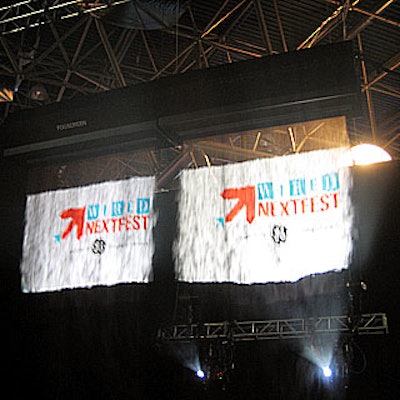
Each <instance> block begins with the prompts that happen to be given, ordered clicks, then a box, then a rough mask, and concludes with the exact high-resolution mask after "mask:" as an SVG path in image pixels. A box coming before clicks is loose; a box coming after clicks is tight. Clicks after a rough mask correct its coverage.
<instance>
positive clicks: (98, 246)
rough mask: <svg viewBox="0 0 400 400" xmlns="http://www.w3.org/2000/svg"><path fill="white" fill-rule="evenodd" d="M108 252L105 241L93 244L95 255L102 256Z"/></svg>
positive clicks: (96, 241)
mask: <svg viewBox="0 0 400 400" xmlns="http://www.w3.org/2000/svg"><path fill="white" fill-rule="evenodd" d="M105 250H106V242H105V241H104V240H103V239H96V240H95V241H94V242H93V244H92V252H93V254H98V255H102V254H103V253H104V251H105Z"/></svg>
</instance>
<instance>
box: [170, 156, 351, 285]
mask: <svg viewBox="0 0 400 400" xmlns="http://www.w3.org/2000/svg"><path fill="white" fill-rule="evenodd" d="M347 152H348V150H347V149H346V148H336V149H330V150H318V151H312V152H307V153H300V154H293V155H288V156H283V157H275V158H270V159H259V160H254V161H246V162H243V163H237V164H229V165H225V166H217V167H209V168H200V169H196V170H185V171H184V173H183V174H182V176H181V191H180V196H179V216H178V237H177V240H176V242H175V244H174V255H175V266H176V274H177V278H178V280H180V281H187V282H235V283H243V284H251V283H267V282H295V281H297V280H299V279H300V278H302V277H305V276H307V275H310V274H317V273H324V272H328V271H332V270H342V269H345V268H347V267H348V264H349V262H350V255H351V251H352V241H351V227H352V219H353V218H352V207H351V199H350V185H351V174H350V170H349V168H342V167H341V166H342V165H343V163H344V160H346V159H347Z"/></svg>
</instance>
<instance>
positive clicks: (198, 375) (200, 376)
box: [196, 369, 206, 379]
mask: <svg viewBox="0 0 400 400" xmlns="http://www.w3.org/2000/svg"><path fill="white" fill-rule="evenodd" d="M196 376H197V377H198V378H199V379H204V378H205V376H206V374H205V373H204V371H203V370H201V369H199V370H197V372H196Z"/></svg>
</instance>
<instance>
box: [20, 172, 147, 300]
mask: <svg viewBox="0 0 400 400" xmlns="http://www.w3.org/2000/svg"><path fill="white" fill-rule="evenodd" d="M154 183H155V180H154V178H153V177H146V178H132V179H129V180H124V181H118V182H106V183H100V184H96V185H90V186H85V187H79V188H73V189H64V190H57V191H51V192H46V193H40V194H36V195H30V196H28V198H27V203H26V212H25V232H24V243H23V258H22V262H21V274H22V290H23V291H25V292H43V291H49V290H58V289H63V288H76V287H91V286H94V285H114V284H116V283H122V282H148V281H149V280H150V279H151V274H152V271H151V269H152V268H151V263H152V256H153V253H154V243H153V236H152V228H153V226H154V224H155V219H154V215H153V212H152V202H153V192H154Z"/></svg>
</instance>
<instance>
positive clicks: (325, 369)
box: [322, 366, 332, 378]
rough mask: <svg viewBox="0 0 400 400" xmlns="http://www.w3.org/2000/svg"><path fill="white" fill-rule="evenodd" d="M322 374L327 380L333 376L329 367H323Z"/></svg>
mask: <svg viewBox="0 0 400 400" xmlns="http://www.w3.org/2000/svg"><path fill="white" fill-rule="evenodd" d="M322 372H323V374H324V376H325V378H330V377H331V376H332V370H331V369H330V368H329V367H328V366H325V367H322Z"/></svg>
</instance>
